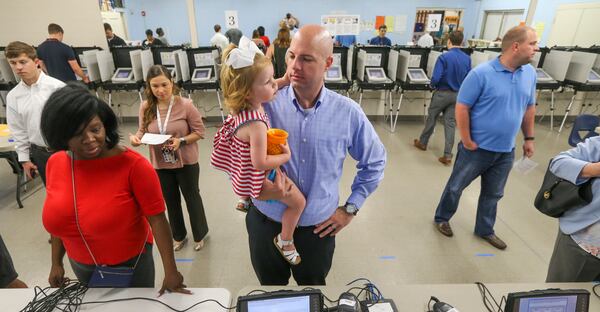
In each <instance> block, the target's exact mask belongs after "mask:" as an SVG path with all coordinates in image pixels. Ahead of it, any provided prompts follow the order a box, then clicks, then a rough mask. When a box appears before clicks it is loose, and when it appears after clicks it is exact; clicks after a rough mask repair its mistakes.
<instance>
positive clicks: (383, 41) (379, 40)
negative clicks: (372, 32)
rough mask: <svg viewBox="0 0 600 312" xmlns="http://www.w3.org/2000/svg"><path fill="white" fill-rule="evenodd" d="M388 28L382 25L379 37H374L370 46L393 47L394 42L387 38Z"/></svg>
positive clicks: (370, 41)
mask: <svg viewBox="0 0 600 312" xmlns="http://www.w3.org/2000/svg"><path fill="white" fill-rule="evenodd" d="M386 33H387V26H385V25H381V26H379V35H378V36H377V37H373V39H371V40H369V44H372V45H380V46H388V47H390V46H392V40H390V38H388V37H386V36H385V34H386Z"/></svg>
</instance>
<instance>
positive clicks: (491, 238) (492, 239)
mask: <svg viewBox="0 0 600 312" xmlns="http://www.w3.org/2000/svg"><path fill="white" fill-rule="evenodd" d="M481 238H483V239H485V240H486V241H487V242H488V243H490V245H492V246H494V247H496V248H498V249H500V250H504V249H506V243H505V242H504V241H503V240H501V239H500V237H498V236H496V234H492V235H488V236H482V237H481Z"/></svg>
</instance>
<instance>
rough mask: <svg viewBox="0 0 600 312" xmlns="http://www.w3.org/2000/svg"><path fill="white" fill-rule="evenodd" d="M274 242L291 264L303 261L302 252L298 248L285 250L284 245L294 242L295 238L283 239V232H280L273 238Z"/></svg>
mask: <svg viewBox="0 0 600 312" xmlns="http://www.w3.org/2000/svg"><path fill="white" fill-rule="evenodd" d="M273 244H275V247H277V250H279V253H280V254H281V255H282V256H283V258H284V259H285V260H286V261H287V262H288V263H289V264H291V265H298V264H299V263H300V261H301V259H300V254H299V253H298V251H296V249H293V250H284V249H283V247H285V246H289V245H292V244H294V240H293V239H291V240H283V239H281V234H278V235H277V237H275V238H273Z"/></svg>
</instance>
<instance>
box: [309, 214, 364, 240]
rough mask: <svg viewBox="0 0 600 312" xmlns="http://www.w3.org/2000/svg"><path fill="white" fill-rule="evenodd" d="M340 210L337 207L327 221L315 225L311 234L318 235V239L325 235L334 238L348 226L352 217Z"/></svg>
mask: <svg viewBox="0 0 600 312" xmlns="http://www.w3.org/2000/svg"><path fill="white" fill-rule="evenodd" d="M340 208H342V207H338V209H336V210H335V212H334V213H333V215H332V216H331V217H329V219H327V220H325V221H323V222H321V223H319V224H317V225H316V228H315V230H314V232H313V233H315V234H319V237H320V238H323V237H325V236H327V235H329V236H335V235H336V234H337V233H339V232H340V231H341V230H342V229H343V228H344V227H346V225H348V224H350V222H351V221H352V218H354V216H353V215H351V214H349V213H347V212H345V211H344V210H343V209H340Z"/></svg>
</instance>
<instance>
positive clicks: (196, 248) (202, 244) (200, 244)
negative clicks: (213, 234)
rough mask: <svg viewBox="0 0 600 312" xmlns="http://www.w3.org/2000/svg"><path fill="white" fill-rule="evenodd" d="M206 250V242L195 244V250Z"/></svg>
mask: <svg viewBox="0 0 600 312" xmlns="http://www.w3.org/2000/svg"><path fill="white" fill-rule="evenodd" d="M202 248H204V240H201V241H199V242H195V243H194V250H195V251H200V249H202Z"/></svg>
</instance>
